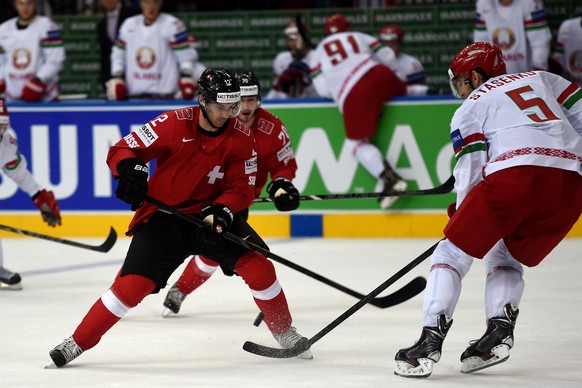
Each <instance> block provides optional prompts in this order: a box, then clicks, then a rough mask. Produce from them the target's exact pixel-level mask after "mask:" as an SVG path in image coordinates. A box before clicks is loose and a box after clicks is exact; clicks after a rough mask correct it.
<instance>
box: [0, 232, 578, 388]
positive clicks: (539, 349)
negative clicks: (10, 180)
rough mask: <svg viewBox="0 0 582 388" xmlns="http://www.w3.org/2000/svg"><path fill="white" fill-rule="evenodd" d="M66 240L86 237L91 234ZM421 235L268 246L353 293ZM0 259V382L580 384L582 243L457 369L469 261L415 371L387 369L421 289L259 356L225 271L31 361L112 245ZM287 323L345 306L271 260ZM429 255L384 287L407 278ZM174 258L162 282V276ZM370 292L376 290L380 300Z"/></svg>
mask: <svg viewBox="0 0 582 388" xmlns="http://www.w3.org/2000/svg"><path fill="white" fill-rule="evenodd" d="M80 241H84V242H91V243H96V244H99V243H100V241H99V240H93V239H85V240H83V239H81V240H80ZM435 241H436V240H431V239H291V240H271V241H269V244H270V246H271V249H272V251H273V252H275V253H276V254H278V255H280V256H282V257H284V258H286V259H288V260H291V261H293V262H295V263H297V264H299V265H302V266H304V267H306V268H309V269H310V270H312V271H315V272H317V273H319V274H321V275H323V276H325V277H327V278H329V279H332V280H334V281H336V282H338V283H341V284H343V285H345V286H347V287H348V288H351V289H353V290H356V291H358V292H361V293H363V294H367V293H369V292H370V291H372V290H373V289H374V288H376V287H377V286H378V285H380V284H381V283H383V282H384V281H385V280H386V279H388V278H389V277H390V276H392V274H394V273H395V272H397V271H398V270H399V269H400V268H402V267H403V266H405V265H406V264H407V263H409V262H410V261H412V260H413V259H414V258H415V257H417V256H418V255H419V254H420V253H421V252H423V251H424V250H425V249H427V248H428V247H429V246H431V245H432V244H433V243H434V242H435ZM3 242H4V249H5V265H6V267H8V268H10V269H12V270H14V271H18V272H20V273H21V275H22V277H23V285H24V289H23V290H22V291H0V314H1V317H0V387H59V388H61V387H79V388H89V387H161V386H166V387H253V388H260V387H281V388H284V387H335V388H337V387H358V388H361V387H431V388H434V387H447V388H448V387H468V386H471V387H487V388H491V387H580V386H582V362H581V359H582V355H581V351H582V334H581V333H582V330H581V327H582V318H581V317H582V314H581V313H580V309H581V308H582V302H581V300H580V296H581V295H582V282H581V281H580V276H581V274H582V260H581V256H580V252H581V251H582V239H568V240H566V241H564V242H562V244H561V245H559V246H558V248H556V249H555V250H554V251H553V252H552V253H551V255H550V256H549V257H548V258H546V260H545V261H544V262H542V264H541V265H539V266H538V267H537V268H533V269H527V270H526V274H525V279H526V288H525V294H524V298H523V300H522V304H521V306H520V309H521V312H520V315H519V319H518V322H517V327H516V330H515V347H514V348H513V349H512V350H511V356H510V358H509V360H508V361H507V362H505V363H503V364H500V365H498V366H495V367H492V368H489V369H485V370H483V371H480V372H478V373H474V374H471V375H464V374H461V373H460V372H459V368H460V361H459V356H460V354H461V353H462V352H463V350H464V349H465V348H466V346H467V345H468V343H469V340H471V339H476V338H479V337H480V336H481V335H482V334H483V331H484V329H485V322H484V313H483V286H484V274H483V268H482V265H481V263H480V262H475V264H474V265H473V268H472V270H471V272H470V273H469V275H467V278H466V279H465V281H464V284H463V292H462V294H461V299H460V301H459V304H458V306H457V311H456V313H455V316H454V324H453V327H452V329H451V331H450V333H449V336H448V338H447V339H446V342H445V344H444V348H443V356H442V358H441V361H440V362H439V363H438V364H436V365H435V370H434V373H433V375H432V376H431V377H430V378H429V379H428V380H424V379H422V380H415V379H404V378H401V377H397V376H395V375H394V374H393V370H394V361H393V360H394V354H395V353H396V351H397V350H398V349H399V348H401V347H406V346H409V345H411V344H412V343H413V342H414V341H416V340H417V339H418V336H419V335H420V318H421V305H422V296H421V295H419V296H417V297H415V298H414V299H412V300H410V301H408V302H406V303H404V304H401V305H398V306H395V307H391V308H388V309H379V308H377V307H374V306H365V307H364V308H362V309H361V310H359V311H358V312H356V313H355V314H354V315H353V316H351V317H350V318H348V319H347V320H346V321H345V322H343V323H342V324H341V325H339V326H338V327H337V328H335V329H334V330H332V331H331V332H330V333H328V334H327V335H326V336H324V337H323V338H322V339H321V340H319V341H318V342H317V343H315V344H314V345H313V347H312V351H313V354H314V357H315V359H314V360H311V361H306V360H300V359H282V360H280V359H268V358H262V357H259V356H256V355H252V354H249V353H247V352H245V351H243V350H242V344H243V343H244V341H245V340H252V341H254V342H257V343H261V344H265V345H269V346H276V343H275V341H274V339H273V338H272V337H271V335H270V333H269V332H268V330H267V329H266V326H265V325H264V323H263V324H261V326H259V327H258V328H257V327H255V326H253V324H252V322H253V320H254V318H255V316H256V314H257V312H258V311H257V308H256V306H255V305H254V303H253V302H252V299H251V296H250V293H249V291H248V289H247V288H246V285H245V284H244V283H243V281H242V280H241V279H239V278H228V277H225V276H224V275H222V274H219V273H217V274H216V275H215V276H214V277H213V278H212V279H210V281H208V282H207V283H206V284H205V285H204V286H203V287H201V288H200V289H199V290H197V292H195V293H194V294H192V295H191V296H190V297H188V298H187V299H186V301H185V302H184V305H183V306H182V310H181V312H180V314H179V316H177V317H174V318H171V319H170V318H168V319H163V318H162V317H161V312H162V301H163V298H164V296H165V293H166V290H162V292H161V293H160V294H157V295H151V296H149V297H148V298H146V299H145V301H144V302H143V303H142V304H141V305H139V306H138V307H136V308H135V309H133V310H132V311H130V312H129V314H128V315H127V316H126V317H125V318H123V319H122V320H121V321H120V322H119V323H118V324H117V325H116V326H114V327H113V329H111V330H110V331H109V333H107V334H106V335H105V336H104V338H103V339H102V341H101V342H100V343H99V344H98V345H97V346H96V347H95V348H93V349H91V350H89V351H87V352H85V353H84V354H82V355H81V356H80V357H79V358H78V359H76V360H74V361H73V362H72V363H71V364H69V365H68V366H66V367H64V368H61V369H44V366H45V365H46V364H47V363H48V362H49V357H48V352H49V350H50V349H52V348H53V347H54V346H56V345H57V344H59V343H60V342H61V341H62V340H63V339H64V338H66V337H68V336H70V335H71V334H72V332H73V331H74V329H75V327H76V326H77V325H78V323H79V322H80V320H81V319H82V317H83V316H84V315H85V313H86V312H87V310H88V309H89V307H90V306H91V305H92V304H93V303H94V301H95V300H96V299H97V298H99V297H100V296H101V294H102V293H103V292H104V291H106V290H107V288H108V287H109V285H110V284H111V281H112V280H113V278H114V276H115V274H116V272H117V270H118V268H119V266H120V264H121V262H122V259H123V257H124V254H125V252H126V249H127V246H128V243H129V240H128V239H120V240H119V241H118V243H117V244H116V246H115V247H114V248H113V249H112V250H111V251H110V252H108V253H106V254H103V253H97V252H92V251H86V250H82V249H78V248H74V247H70V246H64V245H60V244H57V243H53V242H48V241H43V240H38V239H32V238H30V239H25V238H18V239H9V238H6V239H4V240H3ZM276 268H277V271H278V275H279V279H280V281H281V283H282V285H283V287H284V289H285V292H286V294H287V298H288V300H289V304H290V307H291V311H292V314H293V316H294V318H295V322H294V324H295V325H296V326H297V328H298V330H299V332H300V333H302V334H303V335H305V336H307V337H312V336H313V335H315V334H316V333H317V332H318V331H320V330H321V329H323V328H324V327H325V326H326V325H327V324H329V323H330V322H331V321H332V320H334V319H335V318H336V317H338V316H339V315H340V314H342V313H343V312H344V311H345V310H347V309H348V308H349V307H351V306H352V305H353V304H354V303H356V302H357V300H356V299H354V298H353V297H351V296H348V295H346V294H343V293H342V292H340V291H338V290H335V289H333V288H331V287H330V286H327V285H325V284H323V283H320V282H318V281H316V280H314V279H311V278H309V277H307V276H305V275H303V274H301V273H299V272H297V271H295V270H293V269H290V268H288V267H285V266H283V265H280V264H276ZM428 268H429V260H427V261H425V262H423V263H422V264H420V266H419V267H417V268H416V269H414V270H413V271H412V272H411V273H409V274H408V275H406V276H405V277H404V278H403V279H402V280H401V281H399V282H398V283H396V284H394V285H393V286H392V287H390V288H389V289H388V290H387V291H386V292H385V293H384V294H386V293H388V292H391V291H394V290H396V289H397V288H398V287H400V286H402V285H403V284H404V282H405V281H409V280H411V279H412V278H413V277H414V276H419V275H423V276H425V275H426V274H427V272H428ZM181 269H182V267H181V268H180V269H179V270H178V272H176V273H175V274H174V275H173V276H172V277H171V279H170V282H174V281H175V280H176V279H177V277H178V275H179V273H180V271H181ZM384 294H382V295H384Z"/></svg>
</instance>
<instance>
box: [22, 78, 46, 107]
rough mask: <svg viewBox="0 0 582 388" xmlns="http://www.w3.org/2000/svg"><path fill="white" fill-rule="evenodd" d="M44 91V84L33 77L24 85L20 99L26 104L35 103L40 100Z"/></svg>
mask: <svg viewBox="0 0 582 388" xmlns="http://www.w3.org/2000/svg"><path fill="white" fill-rule="evenodd" d="M45 90H46V84H45V83H44V82H42V81H41V80H39V79H38V78H36V77H35V78H33V79H31V80H29V81H28V82H27V83H26V84H25V85H24V87H23V88H22V96H21V98H22V100H23V101H26V102H36V101H39V100H40V99H41V98H42V96H43V95H44V91H45Z"/></svg>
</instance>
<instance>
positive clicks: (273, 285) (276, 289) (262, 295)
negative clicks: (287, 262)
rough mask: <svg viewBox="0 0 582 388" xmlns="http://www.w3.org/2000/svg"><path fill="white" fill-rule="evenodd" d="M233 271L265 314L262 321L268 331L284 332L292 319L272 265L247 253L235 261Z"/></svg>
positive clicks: (254, 254) (260, 256)
mask: <svg viewBox="0 0 582 388" xmlns="http://www.w3.org/2000/svg"><path fill="white" fill-rule="evenodd" d="M235 271H236V273H238V274H239V275H240V276H241V277H242V278H243V279H244V281H245V283H246V284H247V285H248V286H249V288H250V289H251V293H252V294H253V298H254V300H255V303H256V304H257V306H258V307H259V310H261V311H262V312H263V314H265V317H264V318H263V320H264V321H265V323H266V324H267V327H268V328H269V330H270V331H271V332H273V333H284V332H286V331H287V330H288V329H289V327H290V326H291V322H292V318H291V313H290V312H289V306H288V305H287V299H286V298H285V293H284V292H283V289H282V288H281V285H280V284H279V281H278V280H277V274H276V273H275V267H274V266H273V263H271V262H270V261H269V260H267V258H266V257H265V256H263V255H261V254H258V253H256V252H247V253H246V254H244V255H243V256H242V257H241V258H240V259H239V260H238V261H237V263H236V266H235Z"/></svg>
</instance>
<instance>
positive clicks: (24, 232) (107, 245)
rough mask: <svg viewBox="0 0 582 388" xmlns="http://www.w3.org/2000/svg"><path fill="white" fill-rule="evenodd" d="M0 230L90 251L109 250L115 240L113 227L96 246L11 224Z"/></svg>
mask: <svg viewBox="0 0 582 388" xmlns="http://www.w3.org/2000/svg"><path fill="white" fill-rule="evenodd" d="M0 230H5V231H7V232H13V233H18V234H22V235H25V236H30V237H36V238H41V239H43V240H48V241H52V242H56V243H60V244H65V245H71V246H73V247H77V248H83V249H89V250H91V251H97V252H109V250H110V249H111V248H112V247H113V245H115V242H116V241H117V233H116V232H115V229H113V227H111V228H110V229H109V235H108V236H107V239H106V240H105V242H104V243H103V244H101V245H97V246H95V245H89V244H83V243H80V242H76V241H71V240H65V239H62V238H58V237H53V236H47V235H46V234H40V233H35V232H30V231H28V230H24V229H18V228H13V227H12V226H6V225H0Z"/></svg>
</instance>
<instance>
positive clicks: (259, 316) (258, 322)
mask: <svg viewBox="0 0 582 388" xmlns="http://www.w3.org/2000/svg"><path fill="white" fill-rule="evenodd" d="M264 317H265V314H263V312H262V311H259V313H258V314H257V317H256V318H255V321H254V322H253V325H255V326H256V327H259V325H260V324H261V322H263V318H264Z"/></svg>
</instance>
